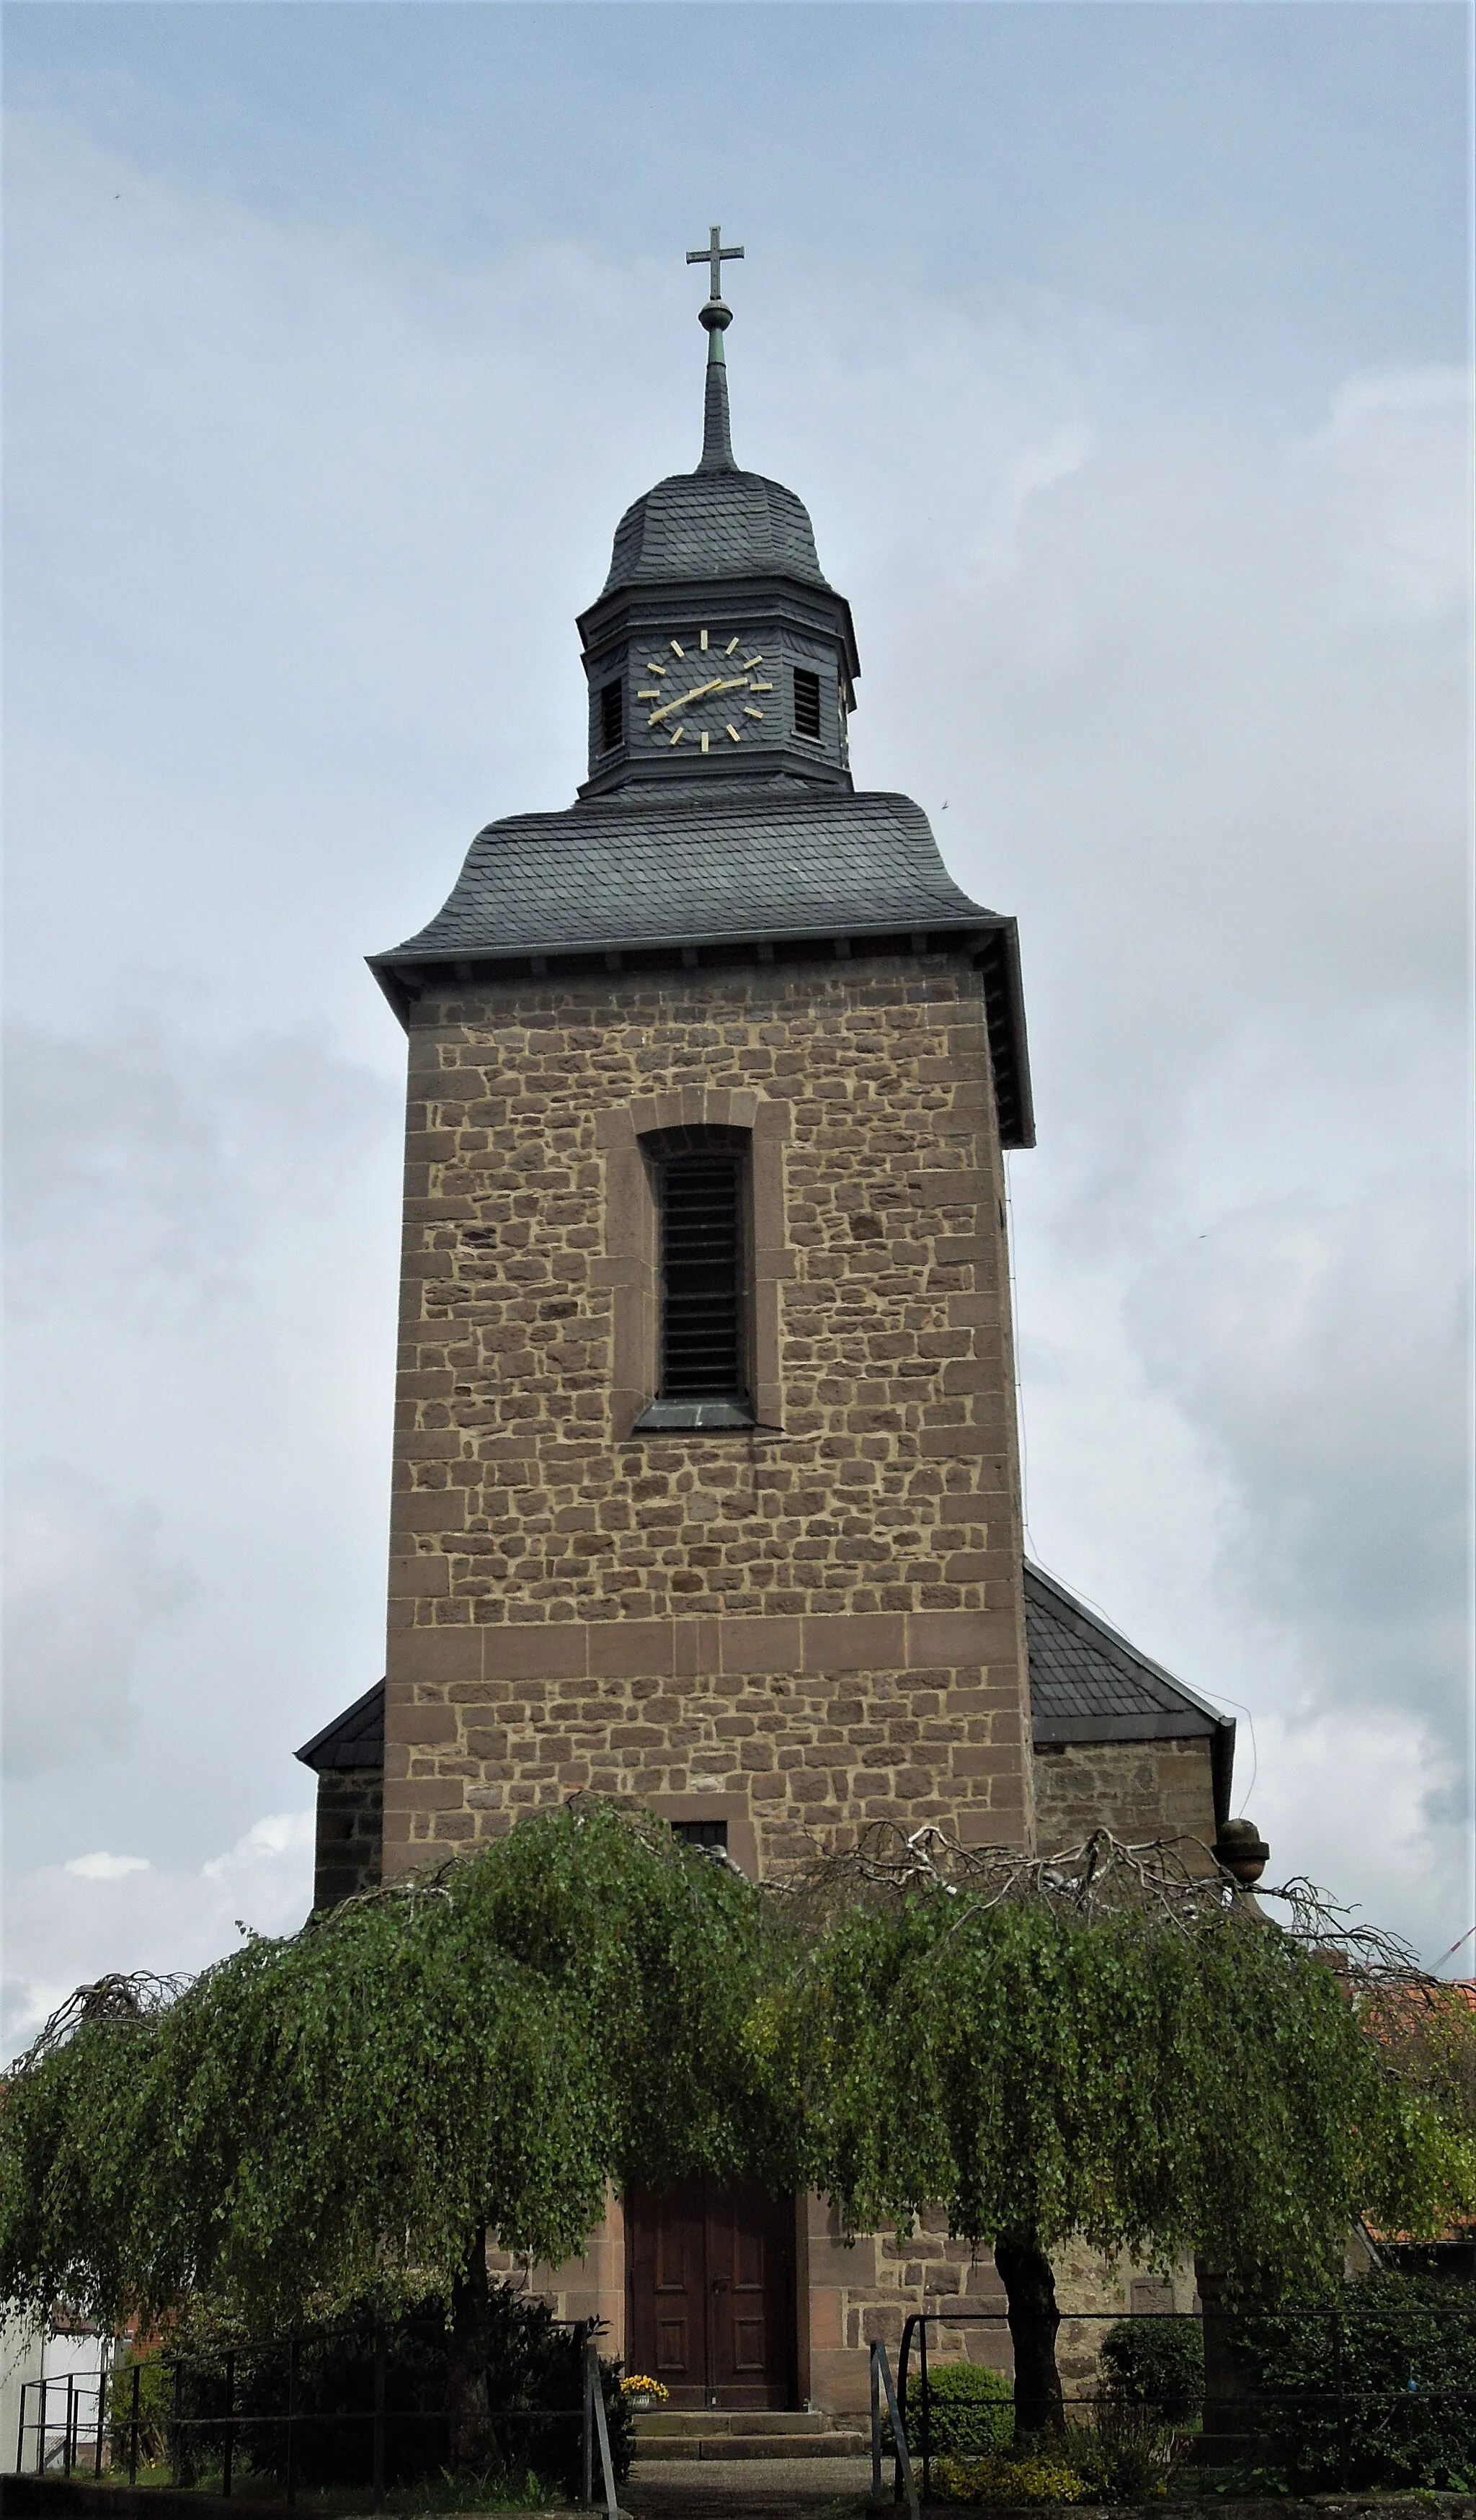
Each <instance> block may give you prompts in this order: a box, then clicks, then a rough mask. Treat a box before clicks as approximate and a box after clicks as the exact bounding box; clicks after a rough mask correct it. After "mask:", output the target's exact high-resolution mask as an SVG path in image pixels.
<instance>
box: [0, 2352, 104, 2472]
mask: <svg viewBox="0 0 1476 2520" xmlns="http://www.w3.org/2000/svg"><path fill="white" fill-rule="evenodd" d="M110 2386H111V2381H110V2376H109V2374H108V2373H107V2372H106V2371H102V2372H100V2373H99V2374H98V2375H97V2377H96V2378H95V2379H90V2378H89V2377H88V2376H87V2375H86V2374H85V2373H81V2372H76V2371H58V2372H57V2373H56V2374H55V2375H54V2376H53V2377H52V2378H51V2379H49V2380H22V2383H21V2418H20V2422H19V2424H18V2425H17V2427H16V2466H15V2473H16V2474H17V2475H18V2476H19V2475H20V2474H21V2472H22V2468H23V2467H24V2465H25V2436H26V2433H27V2432H28V2431H29V2432H33V2433H34V2434H35V2436H36V2454H35V2469H36V2473H37V2475H38V2476H39V2475H42V2474H44V2472H45V2471H46V2470H47V2469H48V2468H52V2467H60V2469H61V2471H62V2474H63V2475H64V2476H70V2475H71V2474H72V2473H73V2471H74V2470H75V2469H77V2468H79V2467H84V2466H85V2465H86V2462H87V2457H88V2454H89V2453H85V2452H83V2450H82V2441H83V2437H84V2435H85V2436H86V2438H87V2440H88V2442H89V2445H90V2455H91V2460H92V2472H93V2475H94V2476H101V2475H102V2473H103V2445H104V2442H105V2441H106V2439H107V2437H108V2433H109V2429H110V2426H109V2420H108V2413H107V2407H108V2392H109V2388H110ZM60 2391H65V2392H66V2395H65V2398H64V2400H63V2410H62V2418H61V2421H60V2423H58V2422H56V2421H55V2420H54V2419H53V2415H52V2407H53V2405H54V2404H55V2401H56V2398H57V2394H58V2392H60ZM27 2397H29V2398H30V2400H31V2402H32V2404H33V2406H34V2407H35V2408H37V2409H38V2411H37V2412H36V2413H35V2414H33V2415H32V2417H31V2420H30V2422H29V2424H27V2423H26V2420H25V2401H26V2399H27ZM88 2397H90V2398H91V2400H92V2407H93V2420H92V2422H91V2423H84V2421H83V2415H82V2410H83V2406H84V2403H85V2401H86V2400H87V2398H88Z"/></svg>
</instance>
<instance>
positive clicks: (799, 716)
mask: <svg viewBox="0 0 1476 2520" xmlns="http://www.w3.org/2000/svg"><path fill="white" fill-rule="evenodd" d="M794 732H795V734H796V735H807V736H809V737H810V739H811V741H812V742H817V743H818V742H819V741H820V676H819V675H818V674H807V673H805V672H803V671H802V669H801V668H800V667H799V666H798V665H796V666H795V668H794Z"/></svg>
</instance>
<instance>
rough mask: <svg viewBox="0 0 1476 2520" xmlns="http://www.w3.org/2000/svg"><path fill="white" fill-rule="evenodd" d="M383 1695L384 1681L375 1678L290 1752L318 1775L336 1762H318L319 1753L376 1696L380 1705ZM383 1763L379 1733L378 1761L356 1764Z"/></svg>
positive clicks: (363, 1711) (327, 1760) (367, 1765)
mask: <svg viewBox="0 0 1476 2520" xmlns="http://www.w3.org/2000/svg"><path fill="white" fill-rule="evenodd" d="M383 1696H384V1683H383V1681H382V1680H377V1681H375V1683H374V1684H373V1686H372V1687H371V1688H366V1689H365V1691H364V1694H363V1696H362V1697H356V1698H355V1699H354V1702H353V1704H352V1706H345V1707H344V1708H343V1710H342V1712H341V1714H338V1715H335V1716H334V1718H333V1720H332V1722H331V1723H328V1724H325V1725H324V1726H323V1729H322V1731H321V1732H318V1733H314V1734H313V1737H312V1739H311V1740H310V1741H304V1742H303V1744H302V1747H301V1749H300V1750H294V1751H293V1752H292V1756H293V1758H294V1759H300V1760H301V1762H302V1764H303V1766H304V1768H312V1769H314V1770H315V1771H316V1773H317V1774H318V1775H320V1776H321V1775H322V1773H323V1770H324V1769H325V1768H333V1767H335V1766H336V1765H337V1764H338V1762H337V1761H335V1760H333V1759H324V1760H322V1761H321V1763H320V1759H319V1753H320V1752H321V1751H323V1750H325V1749H327V1747H328V1746H329V1744H330V1742H332V1741H333V1740H335V1738H336V1737H337V1735H338V1734H339V1733H345V1732H347V1731H348V1730H349V1729H350V1728H351V1726H352V1724H353V1722H354V1719H355V1717H356V1716H360V1715H363V1714H365V1713H366V1712H367V1711H368V1709H369V1708H370V1707H371V1706H372V1705H373V1704H374V1701H375V1699H376V1698H377V1697H378V1698H379V1699H380V1703H381V1705H382V1701H383ZM381 1720H382V1719H381ZM383 1763H384V1748H383V1738H382V1734H381V1736H380V1756H379V1761H378V1763H376V1761H375V1760H373V1759H364V1760H362V1761H360V1762H359V1763H358V1764H359V1765H360V1766H362V1767H366V1768H372V1767H374V1766H375V1765H376V1764H378V1765H380V1767H382V1765H383Z"/></svg>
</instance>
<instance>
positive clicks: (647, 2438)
mask: <svg viewBox="0 0 1476 2520" xmlns="http://www.w3.org/2000/svg"><path fill="white" fill-rule="evenodd" d="M869 2450H870V2445H869V2443H868V2440H867V2436H866V2435H865V2433H826V2432H816V2433H701V2434H694V2433H681V2434H677V2435H672V2434H670V2433H667V2434H660V2433H657V2434H654V2435H653V2434H649V2433H648V2434H644V2435H642V2436H641V2437H640V2438H639V2439H638V2440H637V2443H636V2464H637V2466H638V2467H644V2466H645V2465H646V2464H647V2462H648V2460H651V2461H655V2460H665V2459H693V2458H695V2459H749V2458H752V2459H760V2458H762V2459H775V2458H803V2459H814V2458H865V2457H866V2456H868V2455H869Z"/></svg>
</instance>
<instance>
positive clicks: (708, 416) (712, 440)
mask: <svg viewBox="0 0 1476 2520" xmlns="http://www.w3.org/2000/svg"><path fill="white" fill-rule="evenodd" d="M707 233H708V243H707V244H706V245H704V246H698V247H697V248H696V250H695V251H694V252H693V253H689V255H688V257H687V259H688V261H689V262H705V263H706V265H707V267H708V270H709V271H710V272H711V275H712V287H711V292H710V293H709V296H708V299H707V303H706V305H705V306H699V307H698V309H697V322H698V323H699V324H700V325H701V327H702V329H703V331H704V332H705V334H706V336H707V391H706V398H705V401H704V404H703V409H702V460H701V462H700V464H699V465H698V466H697V471H698V472H737V471H738V466H737V465H736V464H735V462H734V460H733V439H732V436H731V434H730V431H729V426H728V367H727V362H726V360H725V359H724V356H723V335H724V334H725V333H726V332H727V330H728V327H729V325H730V324H731V323H732V321H733V309H732V307H731V306H725V305H724V303H723V265H724V263H725V262H741V261H742V259H743V248H742V247H741V246H740V245H724V243H723V231H722V229H721V228H709V230H708V232H707Z"/></svg>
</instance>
